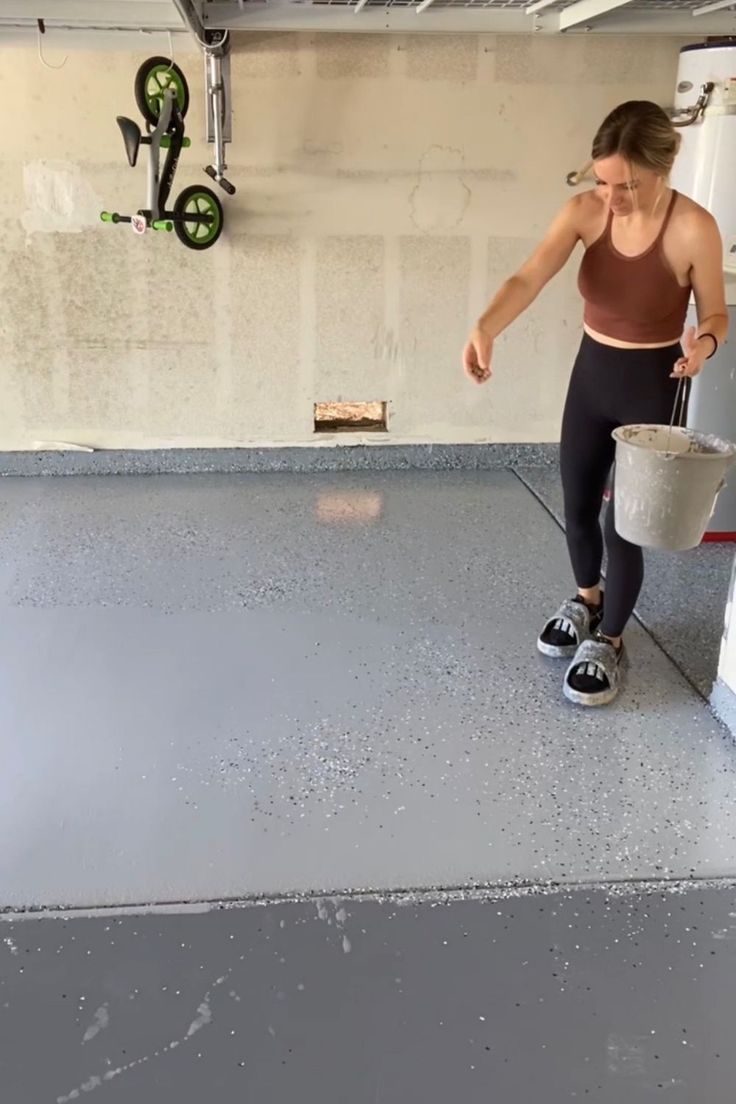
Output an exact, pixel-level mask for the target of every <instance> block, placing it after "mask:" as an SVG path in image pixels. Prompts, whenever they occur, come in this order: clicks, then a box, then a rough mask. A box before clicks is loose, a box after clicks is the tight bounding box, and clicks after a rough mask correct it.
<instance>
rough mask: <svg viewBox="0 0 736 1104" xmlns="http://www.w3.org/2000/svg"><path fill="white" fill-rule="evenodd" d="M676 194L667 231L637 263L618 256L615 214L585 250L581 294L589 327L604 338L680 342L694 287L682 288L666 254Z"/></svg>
mask: <svg viewBox="0 0 736 1104" xmlns="http://www.w3.org/2000/svg"><path fill="white" fill-rule="evenodd" d="M676 202H677V192H676V191H674V190H673V192H672V199H671V201H670V205H669V207H668V209H667V214H666V215H665V219H664V222H663V223H662V229H661V230H660V231H659V233H658V234H657V237H656V239H655V240H654V241H653V242H652V244H651V245H650V247H649V249H647V250H645V251H644V252H643V253H640V254H639V255H638V256H636V257H627V256H625V255H624V254H623V253H619V251H618V250H617V249H616V247H615V245H614V244H613V241H612V239H611V225H612V223H613V212H610V213H609V216H608V222H607V224H606V229H605V230H604V231H603V233H602V234H601V236H600V237H599V238H598V240H597V241H595V242H593V244H592V245H591V246H590V247H589V248H588V249H586V251H585V256H584V257H583V261H582V264H581V265H580V272H579V275H578V288H579V289H580V293H581V295H582V296H583V299H584V300H585V314H584V319H585V324H586V325H587V326H588V327H589V328H590V329H591V330H594V331H595V332H596V333H599V334H601V335H602V336H604V337H611V338H613V339H614V340H615V341H626V342H629V343H631V344H637V345H639V344H640V345H656V344H659V343H664V342H670V341H671V342H672V343H673V344H675V342H677V341H679V340H680V337H681V336H682V331H683V329H684V327H685V317H686V315H687V307H688V303H689V301H690V292H691V290H692V289H691V288H690V287H680V285H679V284H678V282H677V277H676V276H675V274H674V272H673V270H672V268H671V266H670V264H669V261H668V260H667V258H666V257H665V255H664V252H663V250H662V239H663V237H664V233H665V230H666V229H667V226H668V225H669V221H670V218H671V217H672V211H673V209H674V206H675V203H676Z"/></svg>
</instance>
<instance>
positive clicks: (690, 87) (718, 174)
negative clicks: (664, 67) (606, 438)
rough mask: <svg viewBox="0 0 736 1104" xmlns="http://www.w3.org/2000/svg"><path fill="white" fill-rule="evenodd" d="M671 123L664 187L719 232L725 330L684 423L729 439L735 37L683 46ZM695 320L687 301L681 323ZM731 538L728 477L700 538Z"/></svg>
mask: <svg viewBox="0 0 736 1104" xmlns="http://www.w3.org/2000/svg"><path fill="white" fill-rule="evenodd" d="M675 113H676V114H675V118H674V122H675V123H676V124H677V125H678V127H680V134H681V135H682V147H681V150H680V153H679V155H678V157H677V161H676V162H675V167H674V169H673V172H672V186H673V187H674V188H677V190H678V191H679V192H683V193H684V194H685V195H688V196H690V197H691V198H692V199H694V200H695V202H696V203H699V204H700V205H701V206H702V207H705V208H706V209H707V210H708V211H710V212H711V214H712V215H713V216H714V218H715V219H716V221H717V223H718V226H719V229H720V231H721V235H722V237H723V268H724V273H725V280H726V302H727V303H728V305H729V314H730V316H731V328H730V334H729V341H728V343H727V344H725V345H723V346H722V347H721V348H720V349H719V350H718V352H717V353H716V355H715V357H713V359H712V360H709V361H708V362H707V364H706V368H705V370H704V371H703V373H702V375H700V376H699V377H698V378H697V379H695V380H694V381H693V389H692V397H691V400H690V417H689V420H688V424H689V425H690V426H691V427H692V428H693V429H697V430H700V431H701V432H704V433H716V434H718V436H720V437H725V438H727V439H729V440H731V441H734V440H736V42H734V43H733V44H717V43H714V44H710V43H704V44H699V45H696V46H685V47H684V48H683V49H682V50H681V51H680V64H679V68H678V71H677V91H676V96H675ZM695 323H696V315H695V307H694V304H691V306H690V311H689V315H688V325H694V324H695ZM707 539H710V540H723V539H729V540H736V477H735V476H734V475H731V476H730V479H729V486H727V487H726V488H725V490H723V491H722V492H721V494H720V496H719V498H718V502H717V505H716V510H715V513H714V515H713V518H712V519H711V523H710V526H709V529H708V533H707V534H706V540H707Z"/></svg>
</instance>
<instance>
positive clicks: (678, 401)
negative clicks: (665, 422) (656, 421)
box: [667, 376, 690, 452]
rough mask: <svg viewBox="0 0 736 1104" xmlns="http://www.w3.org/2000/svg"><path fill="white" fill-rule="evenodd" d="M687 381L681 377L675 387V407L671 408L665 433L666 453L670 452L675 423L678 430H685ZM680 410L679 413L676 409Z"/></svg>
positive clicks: (685, 377)
mask: <svg viewBox="0 0 736 1104" xmlns="http://www.w3.org/2000/svg"><path fill="white" fill-rule="evenodd" d="M689 382H690V381H689V380H688V378H687V376H681V377H680V382H679V383H678V385H677V393H676V394H675V405H674V406H673V408H672V417H671V418H670V428H669V430H668V432H667V452H669V451H670V440H671V438H672V430H673V427H674V426H675V423H677V427H678V429H684V428H685V411H686V410H687V400H688V395H689V387H688V384H689ZM678 406H679V408H680V410H679V413H678V410H677V408H678Z"/></svg>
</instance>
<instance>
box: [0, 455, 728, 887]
mask: <svg viewBox="0 0 736 1104" xmlns="http://www.w3.org/2000/svg"><path fill="white" fill-rule="evenodd" d="M0 494H2V504H3V513H4V517H5V520H6V524H5V526H4V528H3V548H2V552H3V554H4V555H3V562H4V563H5V579H4V587H3V593H2V607H3V608H2V623H1V625H0V661H1V662H0V680H2V686H1V687H0V689H1V691H2V692H1V693H0V731H1V732H2V733H3V745H4V746H3V761H4V770H3V772H2V775H1V776H0V797H1V800H0V840H2V844H1V845H0V885H1V886H2V898H3V901H2V903H3V905H4V906H5V907H12V908H16V909H22V908H28V907H39V906H42V907H43V906H74V907H84V906H91V905H100V904H105V905H120V904H136V903H146V902H150V901H156V902H162V901H192V900H212V899H215V900H220V899H224V898H233V897H234V898H242V897H247V896H251V895H253V896H260V895H274V894H276V895H279V894H286V893H291V892H294V891H304V892H314V891H319V892H338V891H347V890H353V889H366V890H371V889H376V890H387V889H395V888H397V889H400V888H406V887H433V886H445V887H446V886H453V885H466V884H480V885H484V884H496V883H499V882H501V883H505V882H507V881H509V880H514V881H521V882H524V881H540V880H542V881H545V880H554V881H563V882H565V881H567V882H571V883H577V882H581V881H590V880H594V881H595V880H606V881H608V880H621V879H629V878H651V877H655V878H656V877H662V876H664V877H690V876H691V875H693V874H695V875H698V876H707V877H712V876H723V875H733V874H736V755H734V749H733V743H732V738H731V736H730V735H729V734H728V733H727V732H726V731H725V729H723V728H722V727H721V726H720V725H719V724H718V723H717V722H716V721H715V719H714V718H713V716H712V715H711V713H710V712H709V711H708V709H707V708H706V706H705V704H704V703H703V701H702V700H701V699H700V698H699V697H698V696H697V695H696V694H695V693H694V692H693V690H692V689H691V688H690V686H689V685H688V684H687V682H686V681H685V680H684V679H683V678H682V676H681V675H680V674H679V672H678V671H677V669H676V668H675V667H674V666H673V665H672V663H671V662H670V661H669V660H668V659H667V657H666V656H665V655H664V653H663V652H662V651H661V649H660V648H658V647H657V646H656V645H655V644H654V643H653V642H652V640H651V639H650V638H649V637H648V636H647V635H646V633H644V631H643V630H641V629H640V628H639V627H638V626H634V628H633V629H632V632H631V634H630V649H631V670H630V673H629V677H628V686H627V687H626V691H625V693H624V694H623V695H622V697H621V699H620V702H619V703H617V705H616V706H615V708H614V709H612V710H609V711H603V712H595V713H593V714H592V715H591V714H590V713H584V712H580V711H577V710H574V709H573V708H572V707H569V706H568V705H567V704H566V703H565V702H564V700H563V698H562V696H561V692H560V683H561V678H562V669H561V668H560V667H558V666H556V665H555V664H552V663H549V662H548V661H545V660H542V659H541V657H538V656H537V654H536V652H535V649H534V640H535V636H536V633H537V631H538V627H539V624H540V622H541V621H542V619H543V617H544V616H546V615H547V614H548V613H549V610H550V606H552V608H554V605H556V603H557V602H558V601H559V599H560V598H561V597H564V596H565V595H566V594H568V593H569V590H570V581H569V568H568V564H567V559H566V553H565V549H564V540H563V537H562V534H561V533H560V530H559V528H558V527H557V526H556V524H555V523H554V522H553V521H552V519H551V518H550V517H549V515H548V513H547V512H546V510H545V509H543V507H542V506H541V505H540V504H539V503H538V502H537V501H536V500H535V498H534V497H533V496H532V495H531V494H530V493H529V491H528V490H527V489H526V488H525V487H524V485H523V484H522V483H521V482H520V481H519V480H518V479H517V478H516V477H515V476H514V475H513V474H511V473H507V472H496V473H493V472H487V473H468V472H458V473H443V474H437V473H416V472H414V473H368V474H361V475H329V476H326V475H320V476H308V475H295V476H294V475H292V476H289V475H258V476H227V477H224V476H223V477H217V476H211V477H210V476H205V477H150V478H141V479H136V478H135V477H132V478H120V479H115V478H112V479H110V478H104V477H101V478H85V479H59V480H44V479H17V480H9V481H7V482H5V483H3V484H2V487H0Z"/></svg>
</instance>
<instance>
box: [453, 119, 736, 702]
mask: <svg viewBox="0 0 736 1104" xmlns="http://www.w3.org/2000/svg"><path fill="white" fill-rule="evenodd" d="M679 142H680V138H679V135H678V133H677V131H676V130H675V128H674V127H673V125H672V123H671V121H670V119H669V118H668V116H667V115H666V113H665V112H664V111H663V110H662V109H661V108H660V107H658V106H657V105H656V104H653V103H648V102H646V101H632V102H629V103H625V104H622V105H621V106H620V107H617V108H616V109H615V110H614V111H612V112H611V114H610V115H609V116H608V117H607V118H606V119H605V121H604V122H603V124H602V126H601V127H600V129H599V131H598V133H597V135H596V137H595V140H594V142H593V150H592V157H593V169H594V172H595V184H596V186H595V188H594V189H591V190H590V191H588V192H586V193H584V194H582V195H578V196H575V197H574V198H573V199H571V200H570V201H569V202H568V203H567V204H566V205H565V206H564V208H563V209H562V211H561V212H560V213H559V214H558V216H557V218H556V219H555V221H554V222H553V224H552V226H551V228H550V230H549V232H548V233H547V236H546V237H545V238H544V240H543V241H542V243H541V244H540V245H539V247H538V248H537V250H536V252H535V253H534V254H533V256H532V257H531V258H530V259H529V260H528V261H527V262H526V264H524V265H523V267H522V268H521V269H520V270H519V271H518V272H517V273H516V275H515V276H512V277H511V279H510V280H507V282H506V283H505V284H504V285H503V287H502V288H501V290H500V291H499V293H498V295H496V297H495V299H494V300H493V301H492V303H491V304H490V306H489V307H488V309H487V311H486V312H485V314H484V315H483V316H482V317H481V318H480V320H479V322H478V324H477V326H476V328H475V329H474V330H473V332H472V334H471V335H470V339H469V341H468V343H467V345H466V347H465V350H464V353H463V362H464V366H465V370H466V372H467V374H468V375H469V376H470V378H471V379H472V380H474V381H475V382H476V383H485V382H486V381H487V380H488V379H490V377H491V359H492V353H493V342H494V341H495V339H496V338H497V337H498V335H499V334H500V333H502V332H503V331H504V330H505V329H506V328H507V327H508V326H510V325H511V323H512V322H513V321H514V320H515V319H516V318H518V317H519V315H520V314H521V313H522V312H523V311H525V310H526V309H527V308H528V307H529V306H530V305H531V304H532V303H533V302H534V300H535V299H536V297H537V296H538V295H539V293H540V291H541V290H542V288H543V287H544V286H545V285H546V284H547V283H548V282H549V280H551V279H552V277H553V276H555V275H556V274H557V273H558V272H559V271H560V269H561V268H562V267H563V265H564V264H565V262H566V261H567V260H568V259H569V257H570V255H571V253H572V252H573V249H574V248H575V246H576V245H577V243H578V242H579V241H580V242H582V243H583V245H584V246H585V254H584V256H583V260H582V265H581V268H580V274H579V279H578V286H579V289H580V292H581V294H582V297H583V300H584V302H585V310H584V334H583V339H582V345H581V347H580V351H579V353H578V357H577V360H576V362H575V366H574V369H573V373H572V379H571V382H570V389H569V393H568V396H567V403H566V406H565V413H564V418H563V423H562V441H561V446H560V467H561V472H562V483H563V489H564V497H565V518H566V526H567V542H568V548H569V552H570V559H571V561H572V567H573V571H574V574H575V579H576V582H577V587H578V592H577V595H576V596H575V598H573V599H572V600H570V601H567V602H564V603H563V605H562V606H561V607H560V609H559V610H558V612H557V613H556V614H555V616H554V617H552V618H551V619H550V620H549V621H548V622H547V623H546V625H545V626H544V628H543V629H542V632H541V634H540V636H539V640H538V647H539V650H540V651H541V652H543V653H544V654H545V655H548V656H559V657H572V662H571V663H570V666H569V668H568V670H567V673H566V675H565V681H564V692H565V695H566V696H567V697H568V698H569V699H570V700H571V701H573V702H575V703H577V704H580V705H590V706H596V705H605V704H607V703H609V702H611V701H613V699H614V698H615V697H616V695H617V693H618V688H619V674H620V664H621V658H622V656H623V651H624V649H623V641H622V635H623V632H624V629H625V627H626V623H627V621H628V620H629V618H630V617H631V614H632V613H633V610H634V606H635V604H636V601H637V598H638V596H639V591H640V589H641V584H642V579H643V556H642V551H641V549H640V548H639V547H637V546H635V545H632V544H629V543H628V542H627V541H625V540H623V539H622V538H621V537H620V536H619V535H618V533H617V532H616V529H615V525H614V509H615V507H614V503H613V502H612V503H611V505H610V508H609V510H608V513H607V517H606V526H605V543H606V549H607V552H608V570H607V577H606V593H605V602H604V595H603V593H602V590H601V585H600V579H601V565H602V560H603V534H602V532H601V526H600V520H599V518H600V511H601V505H602V501H603V494H604V491H605V488H606V485H607V481H608V478H609V474H610V471H611V468H612V465H613V461H614V452H615V442H614V441H613V439H612V437H611V433H612V431H613V430H614V429H616V428H617V427H618V426H620V425H629V424H632V423H636V422H654V423H659V424H663V423H664V424H668V423H669V421H670V418H671V416H672V412H673V407H674V402H675V397H676V393H677V389H678V385H679V382H680V381H682V380H683V379H688V380H689V379H691V378H692V377H693V376H697V375H698V373H699V372H700V371H701V370H702V368H703V365H704V364H705V361H706V360H707V359H709V358H710V357H711V356H713V354H714V353H715V352H716V350H717V348H718V346H719V344H720V343H721V342H722V341H724V340H725V337H726V333H727V329H728V314H727V310H726V304H725V293H724V283H723V252H722V245H721V239H720V235H719V232H718V228H717V226H716V223H715V220H714V219H713V217H712V216H711V215H710V214H709V213H708V212H707V211H705V210H704V209H703V208H702V207H700V206H698V204H697V203H694V202H693V201H692V200H690V199H688V198H687V197H685V196H683V195H678V193H677V192H675V191H673V190H672V189H671V188H670V187H669V186H668V178H669V174H670V171H671V169H672V165H673V163H674V160H675V156H676V154H677V150H678V148H679ZM691 292H693V293H694V295H695V303H696V306H697V316H698V327H697V330H696V329H695V328H694V327H693V328H691V329H690V330H689V331H688V332H687V334H685V336H684V338H682V344H680V339H681V335H682V333H683V329H684V325H685V318H686V313H687V307H688V302H689V299H690V294H691ZM684 386H689V385H688V384H687V383H686V384H684Z"/></svg>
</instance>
